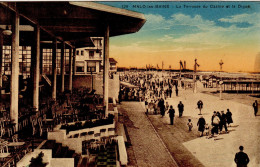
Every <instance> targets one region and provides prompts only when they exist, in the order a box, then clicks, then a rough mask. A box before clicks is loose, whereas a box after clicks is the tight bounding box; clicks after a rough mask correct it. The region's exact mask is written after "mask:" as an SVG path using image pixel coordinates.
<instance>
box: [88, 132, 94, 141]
mask: <svg viewBox="0 0 260 167" xmlns="http://www.w3.org/2000/svg"><path fill="white" fill-rule="evenodd" d="M87 139H88V140H90V139H94V131H89V132H88V136H87Z"/></svg>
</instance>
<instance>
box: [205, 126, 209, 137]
mask: <svg viewBox="0 0 260 167" xmlns="http://www.w3.org/2000/svg"><path fill="white" fill-rule="evenodd" d="M205 133H206V136H209V125H208V124H206V125H205Z"/></svg>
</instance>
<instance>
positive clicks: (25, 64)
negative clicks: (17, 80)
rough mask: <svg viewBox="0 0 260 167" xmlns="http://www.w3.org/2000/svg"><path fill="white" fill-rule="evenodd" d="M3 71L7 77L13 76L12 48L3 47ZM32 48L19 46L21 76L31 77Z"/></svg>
mask: <svg viewBox="0 0 260 167" xmlns="http://www.w3.org/2000/svg"><path fill="white" fill-rule="evenodd" d="M2 49H3V61H2V71H3V73H4V74H5V75H11V57H12V56H11V52H12V51H11V46H3V48H2ZM30 68H31V46H19V74H20V75H23V76H24V77H28V76H30V70H31V69H30Z"/></svg>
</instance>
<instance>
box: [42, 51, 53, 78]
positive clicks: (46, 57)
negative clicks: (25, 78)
mask: <svg viewBox="0 0 260 167" xmlns="http://www.w3.org/2000/svg"><path fill="white" fill-rule="evenodd" d="M42 73H43V74H47V75H51V74H52V49H46V48H43V51H42Z"/></svg>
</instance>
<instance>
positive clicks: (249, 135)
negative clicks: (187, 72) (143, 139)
mask: <svg viewBox="0 0 260 167" xmlns="http://www.w3.org/2000/svg"><path fill="white" fill-rule="evenodd" d="M198 100H202V101H203V103H204V108H203V110H202V114H203V116H204V118H205V120H206V122H207V123H209V124H210V123H211V116H212V113H213V111H222V110H225V112H226V109H227V108H229V109H230V111H231V112H232V114H233V121H234V124H233V125H232V127H230V128H229V131H230V133H229V134H221V135H220V136H218V137H216V138H211V139H206V137H202V138H200V137H197V138H194V139H192V135H193V133H192V134H191V136H190V137H189V138H185V137H184V138H183V139H182V140H180V141H182V142H183V143H182V144H183V145H184V146H185V147H186V148H187V150H188V151H189V152H190V153H192V154H193V155H194V156H195V157H196V158H197V159H198V160H199V161H200V162H201V163H202V164H203V165H204V166H207V167H219V166H221V167H235V166H236V164H235V163H234V155H235V153H236V152H238V147H239V146H240V145H243V146H244V148H245V150H244V151H245V152H246V153H247V154H248V156H249V158H250V163H249V165H248V166H249V167H259V166H260V158H259V156H258V155H259V154H260V145H259V144H260V135H259V132H260V117H259V116H258V117H255V116H254V115H253V108H252V106H251V105H245V104H241V103H238V102H235V101H233V100H219V98H218V97H216V96H212V95H208V94H203V93H196V94H194V93H192V91H191V90H182V91H180V92H179V97H174V98H172V99H168V100H167V101H168V102H169V104H170V105H173V106H174V108H175V109H177V104H178V103H179V101H182V102H183V104H184V106H185V107H184V114H183V115H184V118H185V119H186V122H187V118H188V117H190V118H191V119H192V122H193V125H194V128H193V131H197V126H196V124H197V121H198V118H199V115H198V113H199V110H198V109H196V107H197V106H196V104H197V101H198ZM177 115H178V112H177ZM149 117H151V116H149ZM158 119H159V118H157V119H153V121H152V122H153V124H156V122H158ZM181 119H183V118H178V117H176V119H175V121H176V125H175V126H176V127H175V128H177V129H178V126H179V128H182V127H181V125H177V124H178V122H180V123H182V122H183V121H181ZM160 122H162V124H164V125H167V124H168V123H169V118H168V116H167V118H163V119H162V120H160ZM166 127H167V126H166ZM184 128H185V127H184ZM186 128H187V127H186ZM176 131H180V129H178V130H176ZM158 132H160V131H158ZM184 134H185V133H184ZM197 136H198V134H197ZM178 138H180V137H178ZM166 143H167V141H166ZM175 159H176V158H175ZM176 161H177V162H178V159H176ZM194 166H196V165H194Z"/></svg>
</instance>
